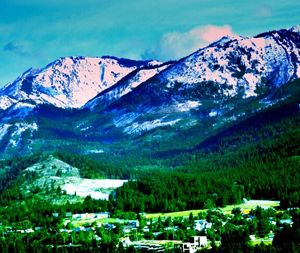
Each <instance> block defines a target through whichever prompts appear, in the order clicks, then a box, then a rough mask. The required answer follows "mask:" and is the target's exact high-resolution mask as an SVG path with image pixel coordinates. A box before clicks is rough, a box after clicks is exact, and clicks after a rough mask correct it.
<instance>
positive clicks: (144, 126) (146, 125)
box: [124, 118, 181, 134]
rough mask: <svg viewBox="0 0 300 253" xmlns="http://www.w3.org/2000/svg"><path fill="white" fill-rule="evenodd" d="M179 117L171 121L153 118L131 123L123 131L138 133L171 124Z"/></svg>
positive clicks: (177, 120)
mask: <svg viewBox="0 0 300 253" xmlns="http://www.w3.org/2000/svg"><path fill="white" fill-rule="evenodd" d="M180 120H181V119H175V120H171V121H164V119H163V118H162V119H155V120H152V121H145V122H143V123H137V122H135V123H133V124H131V125H129V126H127V127H126V128H125V129H124V132H125V133H127V134H138V133H141V132H143V131H149V130H152V129H154V128H157V127H164V126H172V125H175V124H176V123H177V122H179V121H180Z"/></svg>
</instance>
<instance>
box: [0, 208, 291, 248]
mask: <svg viewBox="0 0 300 253" xmlns="http://www.w3.org/2000/svg"><path fill="white" fill-rule="evenodd" d="M220 212H221V211H220ZM242 213H243V212H242ZM52 215H53V217H59V214H58V213H53V214H52ZM242 216H243V217H244V219H246V220H251V219H253V218H255V217H254V216H253V215H249V214H246V213H243V214H242ZM65 218H66V219H65V222H64V225H65V228H61V229H60V230H59V231H60V232H61V233H72V232H80V231H84V232H93V233H94V238H95V239H96V240H97V241H101V238H100V237H99V236H98V235H97V233H96V227H98V226H101V227H104V228H105V229H107V230H112V229H114V228H116V223H121V224H122V231H123V237H122V238H121V239H120V242H121V243H122V244H123V247H125V248H127V247H130V246H132V247H134V248H136V249H138V250H141V251H143V252H164V251H165V246H166V245H167V244H168V243H169V244H171V245H172V247H176V248H178V249H180V251H181V252H183V253H195V252H197V251H198V250H200V249H203V248H207V247H209V245H210V242H209V240H208V238H207V236H205V235H203V236H194V237H192V238H191V239H192V240H191V241H189V242H182V241H175V240H164V241H162V240H159V239H158V238H160V236H159V235H161V234H162V233H163V232H164V231H173V232H175V231H177V230H178V229H179V227H178V226H176V225H174V226H169V227H167V226H166V227H163V228H161V229H160V231H157V232H153V231H152V230H151V227H152V221H150V220H147V221H146V223H144V225H142V227H141V226H140V222H139V220H122V219H114V222H113V223H110V222H109V220H107V221H105V219H108V218H110V213H109V212H99V213H79V214H72V213H70V212H67V213H66V214H65ZM226 219H227V220H226ZM99 220H100V221H101V222H98V221H99ZM228 220H230V216H227V218H225V220H223V221H222V225H225V224H226V222H228ZM74 221H75V222H77V221H79V224H80V223H81V222H82V221H86V222H87V223H89V224H92V223H94V221H97V222H96V223H95V224H96V226H75V227H73V226H70V227H69V226H67V225H68V224H69V223H71V224H72V223H73V222H74ZM102 221H103V222H102ZM193 222H194V225H193V226H191V225H189V226H188V227H186V229H193V230H195V231H196V232H199V233H197V234H198V235H199V234H207V230H209V229H211V228H212V227H213V223H212V222H208V221H207V220H205V219H199V220H194V221H193ZM269 222H270V224H273V225H276V226H277V227H279V228H280V227H283V226H292V224H293V221H292V219H291V218H286V219H280V220H277V221H275V218H273V217H269ZM154 224H155V223H154ZM1 225H2V224H0V226H1ZM152 228H153V227H152ZM42 229H43V228H42V227H35V228H33V229H32V228H27V229H18V230H16V229H14V228H13V227H6V228H5V230H4V233H3V236H5V234H7V233H34V232H37V231H39V230H42ZM148 232H151V234H153V238H155V239H153V240H144V239H143V238H144V235H145V234H146V233H148ZM137 234H140V235H142V236H133V235H137ZM173 236H174V235H173ZM273 237H274V234H273V233H272V232H271V233H269V240H271V241H272V240H273ZM250 239H251V240H256V238H255V236H254V235H252V236H250Z"/></svg>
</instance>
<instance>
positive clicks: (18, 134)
mask: <svg viewBox="0 0 300 253" xmlns="http://www.w3.org/2000/svg"><path fill="white" fill-rule="evenodd" d="M14 127H15V128H16V129H15V131H14V132H13V133H12V135H11V138H10V140H9V145H11V146H12V147H16V146H17V145H18V144H19V142H20V141H21V140H22V134H23V133H24V132H25V131H27V130H29V131H30V133H31V134H32V133H33V132H34V131H37V130H38V125H37V124H36V123H35V122H34V123H31V124H29V123H16V124H14Z"/></svg>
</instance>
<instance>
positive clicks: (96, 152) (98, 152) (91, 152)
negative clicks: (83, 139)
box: [86, 149, 104, 154]
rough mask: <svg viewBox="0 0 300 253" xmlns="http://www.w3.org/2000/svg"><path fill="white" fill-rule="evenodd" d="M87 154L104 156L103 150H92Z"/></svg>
mask: <svg viewBox="0 0 300 253" xmlns="http://www.w3.org/2000/svg"><path fill="white" fill-rule="evenodd" d="M86 153H87V154H102V153H104V150H103V149H91V150H87V151H86Z"/></svg>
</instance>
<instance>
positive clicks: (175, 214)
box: [146, 200, 280, 219]
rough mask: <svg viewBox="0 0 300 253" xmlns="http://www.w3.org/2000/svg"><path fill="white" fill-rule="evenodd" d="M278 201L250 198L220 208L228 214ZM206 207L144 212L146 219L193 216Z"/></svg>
mask: <svg viewBox="0 0 300 253" xmlns="http://www.w3.org/2000/svg"><path fill="white" fill-rule="evenodd" d="M279 204H280V203H279V201H273V200H250V201H247V203H243V204H239V205H229V206H226V207H223V208H220V209H221V210H222V211H223V212H224V213H226V214H229V213H231V210H232V209H233V208H236V207H239V208H241V209H242V211H243V212H244V213H249V211H250V210H251V209H254V208H256V207H257V206H261V207H263V208H269V207H278V206H279ZM206 211H207V209H198V210H187V211H181V212H172V213H148V214H146V218H147V219H155V218H158V217H171V218H175V217H188V216H189V215H190V213H192V214H193V215H194V216H195V215H198V214H199V213H200V212H206Z"/></svg>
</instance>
